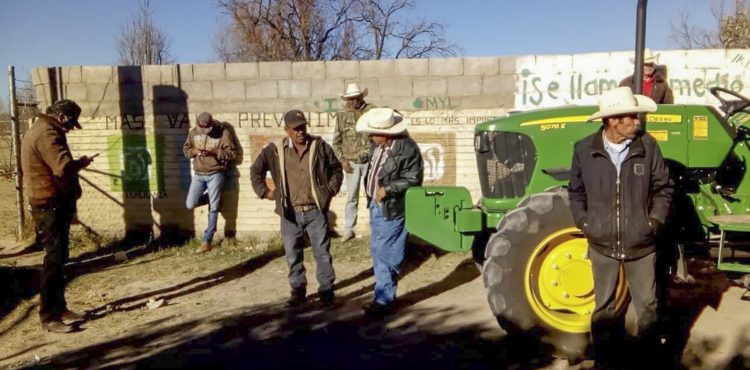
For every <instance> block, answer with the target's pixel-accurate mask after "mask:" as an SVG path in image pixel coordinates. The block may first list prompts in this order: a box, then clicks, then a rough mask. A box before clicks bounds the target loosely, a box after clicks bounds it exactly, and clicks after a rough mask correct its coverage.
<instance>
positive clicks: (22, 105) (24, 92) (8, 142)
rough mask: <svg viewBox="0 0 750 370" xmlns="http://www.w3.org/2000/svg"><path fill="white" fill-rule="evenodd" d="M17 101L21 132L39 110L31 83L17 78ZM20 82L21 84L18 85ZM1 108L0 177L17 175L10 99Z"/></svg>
mask: <svg viewBox="0 0 750 370" xmlns="http://www.w3.org/2000/svg"><path fill="white" fill-rule="evenodd" d="M16 83H17V85H16V102H17V109H16V112H17V114H18V124H19V125H18V126H19V134H20V135H21V137H23V134H24V133H25V132H26V130H27V129H28V128H29V125H30V124H31V123H30V122H31V120H32V119H33V118H34V116H35V115H36V114H37V113H38V112H39V108H38V107H37V103H36V99H35V97H34V90H33V88H32V87H31V83H30V82H28V81H25V80H18V79H16ZM18 84H20V86H19V85H18ZM3 105H4V106H3V107H2V108H0V178H12V177H13V176H15V168H16V166H15V164H16V163H15V158H14V156H13V130H12V122H11V116H10V111H11V110H10V99H7V100H6V101H4V102H3Z"/></svg>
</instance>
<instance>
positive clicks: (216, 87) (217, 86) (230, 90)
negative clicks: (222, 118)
mask: <svg viewBox="0 0 750 370" xmlns="http://www.w3.org/2000/svg"><path fill="white" fill-rule="evenodd" d="M211 85H212V87H213V90H212V91H213V98H214V99H230V100H231V99H235V100H245V83H244V82H243V81H213V82H211Z"/></svg>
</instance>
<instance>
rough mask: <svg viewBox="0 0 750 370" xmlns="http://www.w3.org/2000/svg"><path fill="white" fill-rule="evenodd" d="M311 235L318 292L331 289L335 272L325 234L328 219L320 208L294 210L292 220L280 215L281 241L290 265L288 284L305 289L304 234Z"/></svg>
mask: <svg viewBox="0 0 750 370" xmlns="http://www.w3.org/2000/svg"><path fill="white" fill-rule="evenodd" d="M305 232H307V236H308V237H309V238H310V244H311V247H312V252H313V256H314V257H315V264H316V268H315V270H316V274H315V275H316V277H317V279H318V285H319V286H320V287H319V288H318V292H330V291H333V281H334V280H336V274H335V273H334V271H333V257H331V252H330V251H331V236H330V235H329V234H328V219H327V218H326V216H325V215H324V214H323V212H321V211H320V210H319V209H312V210H309V211H305V212H294V221H291V220H288V219H287V218H286V217H282V218H281V241H282V242H283V243H284V256H285V257H286V263H287V265H288V266H289V285H290V286H291V288H292V290H306V289H307V277H305V265H304V263H303V261H304V259H305V256H304V254H303V252H302V251H303V248H304V247H305V244H304V243H305V239H304V233H305Z"/></svg>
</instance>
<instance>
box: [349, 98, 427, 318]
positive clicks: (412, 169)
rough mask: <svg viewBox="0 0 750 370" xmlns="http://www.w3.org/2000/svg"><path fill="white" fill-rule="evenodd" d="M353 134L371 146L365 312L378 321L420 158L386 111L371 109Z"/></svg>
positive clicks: (418, 178)
mask: <svg viewBox="0 0 750 370" xmlns="http://www.w3.org/2000/svg"><path fill="white" fill-rule="evenodd" d="M357 131H358V132H363V133H366V134H368V135H369V136H370V138H371V139H372V141H373V145H372V148H371V151H370V164H371V166H370V169H369V171H367V175H366V176H365V192H366V194H367V203H368V208H369V209H370V227H371V229H372V235H371V239H370V253H371V254H372V266H373V270H374V272H375V297H374V299H373V301H372V303H370V304H369V305H367V306H366V307H365V308H364V309H365V312H366V313H367V314H368V315H372V316H382V315H385V314H388V313H389V312H391V311H392V309H393V301H394V300H395V299H396V287H397V286H398V280H397V279H398V274H399V269H400V267H401V261H403V259H404V249H405V247H406V227H405V225H404V208H405V199H404V198H405V193H406V190H407V189H408V188H409V187H412V186H419V185H421V184H422V178H423V167H424V165H423V163H422V154H421V152H420V150H419V146H417V143H416V142H415V141H414V140H413V139H412V138H411V137H409V133H408V132H407V131H406V122H405V121H404V120H403V117H402V116H401V114H400V113H398V112H396V111H394V110H393V109H391V108H373V109H370V110H369V111H368V112H367V113H365V114H364V115H362V117H360V118H359V120H358V121H357Z"/></svg>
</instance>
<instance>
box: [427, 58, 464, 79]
mask: <svg viewBox="0 0 750 370" xmlns="http://www.w3.org/2000/svg"><path fill="white" fill-rule="evenodd" d="M429 64H430V66H429V69H430V76H460V75H461V74H463V73H464V59H463V58H430V61H429Z"/></svg>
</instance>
